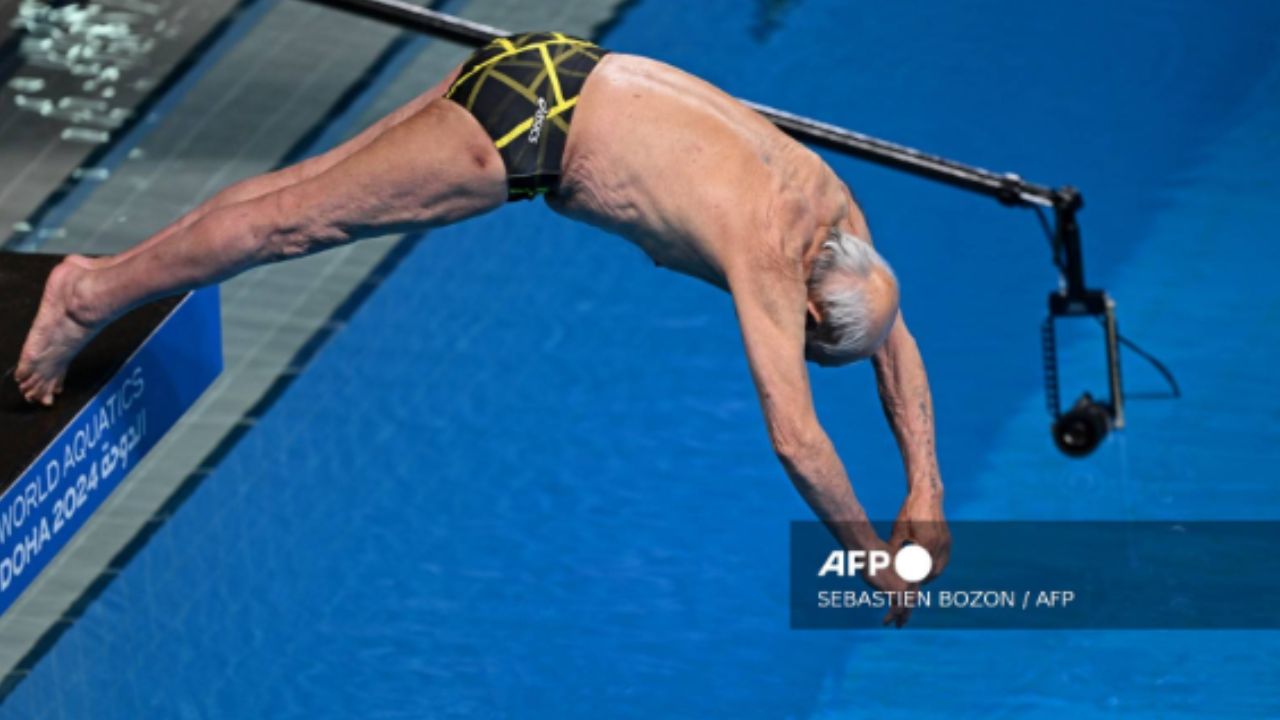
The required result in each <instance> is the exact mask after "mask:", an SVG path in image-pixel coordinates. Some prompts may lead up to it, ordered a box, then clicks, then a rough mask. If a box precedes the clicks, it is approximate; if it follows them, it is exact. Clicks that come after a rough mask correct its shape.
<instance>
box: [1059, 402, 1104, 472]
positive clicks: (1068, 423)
mask: <svg viewBox="0 0 1280 720" xmlns="http://www.w3.org/2000/svg"><path fill="white" fill-rule="evenodd" d="M1110 430H1111V413H1109V412H1107V408H1106V407H1105V406H1103V405H1102V404H1100V403H1098V402H1096V401H1095V400H1094V399H1093V397H1092V396H1090V395H1089V393H1085V394H1084V395H1082V396H1080V399H1079V400H1077V401H1076V404H1075V405H1074V406H1072V408H1071V409H1070V410H1068V411H1067V412H1065V413H1063V414H1062V415H1061V416H1059V417H1058V419H1057V420H1055V421H1054V423H1053V441H1054V442H1055V443H1056V444H1057V445H1058V449H1059V450H1061V451H1062V452H1063V453H1066V454H1067V455H1070V456H1071V457H1084V456H1086V455H1088V454H1089V453H1091V452H1093V451H1094V450H1096V449H1098V445H1100V444H1101V443H1102V440H1103V439H1104V438H1106V437H1107V433H1108V432H1109V431H1110Z"/></svg>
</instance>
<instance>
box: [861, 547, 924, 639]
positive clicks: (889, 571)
mask: <svg viewBox="0 0 1280 720" xmlns="http://www.w3.org/2000/svg"><path fill="white" fill-rule="evenodd" d="M867 550H870V551H882V552H887V553H889V555H890V556H892V555H893V550H892V548H891V543H885V542H883V541H881V540H876V541H875V543H873V544H871V545H870V546H869V547H868V548H867ZM862 577H863V579H864V580H866V581H867V584H868V585H870V586H871V587H872V589H874V590H877V591H879V592H886V593H891V595H890V603H891V605H890V608H889V612H887V613H885V615H884V620H883V621H881V623H880V624H881V625H889V624H892V625H893V626H894V627H902V626H903V625H905V624H906V623H907V618H909V617H910V616H911V606H910V604H908V603H906V602H904V600H905V594H906V593H914V592H915V591H916V590H919V589H920V584H919V583H909V582H907V581H906V580H903V579H902V578H901V577H899V576H898V573H897V572H895V571H894V569H893V566H892V565H891V566H889V567H887V568H885V569H884V570H881V571H880V572H878V573H876V574H875V575H871V574H869V573H868V574H866V575H863V576H862Z"/></svg>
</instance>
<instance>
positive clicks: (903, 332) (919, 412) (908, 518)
mask: <svg viewBox="0 0 1280 720" xmlns="http://www.w3.org/2000/svg"><path fill="white" fill-rule="evenodd" d="M872 364H873V365H874V367H875V371H876V386H877V388H878V389H879V391H880V402H881V404H882V406H883V407H884V415H885V418H886V419H887V420H888V421H889V426H890V427H891V428H892V429H893V435H894V437H895V438H896V439H897V441H898V449H899V451H900V452H901V453H902V464H903V468H904V469H905V471H906V475H907V499H906V501H905V502H903V504H902V510H901V512H900V513H899V515H898V522H897V524H896V526H895V528H894V536H893V538H892V539H891V541H890V544H891V545H894V546H895V547H896V545H897V544H900V543H901V542H903V541H905V540H911V541H913V542H916V543H918V544H920V545H923V546H924V547H925V548H926V549H927V550H928V551H929V554H930V555H931V556H932V557H933V570H932V572H931V573H930V578H929V579H932V578H933V577H936V576H937V575H938V574H939V573H941V572H942V569H943V568H944V567H945V566H946V564H947V561H948V560H949V559H950V555H951V535H950V533H949V532H948V531H947V525H946V520H945V518H944V516H943V512H942V497H943V492H942V476H941V474H940V473H939V472H938V457H937V451H936V448H935V445H934V424H933V399H932V397H931V396H930V393H929V379H928V377H927V376H926V375H925V369H924V360H923V359H922V358H921V357H920V349H919V347H917V345H916V341H915V338H913V337H912V336H911V332H910V331H909V330H908V329H907V324H906V322H905V321H904V320H903V318H902V315H901V314H899V315H898V319H897V321H896V322H895V323H894V325H893V329H892V330H890V331H889V337H888V338H887V339H886V340H885V342H884V344H883V345H882V346H881V347H880V349H879V350H877V351H876V354H875V355H874V356H873V357H872Z"/></svg>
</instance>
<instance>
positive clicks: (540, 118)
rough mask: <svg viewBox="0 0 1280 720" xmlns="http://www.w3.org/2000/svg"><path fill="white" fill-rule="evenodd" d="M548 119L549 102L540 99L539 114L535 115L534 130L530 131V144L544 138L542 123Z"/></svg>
mask: <svg viewBox="0 0 1280 720" xmlns="http://www.w3.org/2000/svg"><path fill="white" fill-rule="evenodd" d="M546 119H547V100H546V98H538V112H536V113H534V114H533V129H532V130H530V131H529V142H531V143H536V142H538V138H540V137H542V123H543V122H545V121H546Z"/></svg>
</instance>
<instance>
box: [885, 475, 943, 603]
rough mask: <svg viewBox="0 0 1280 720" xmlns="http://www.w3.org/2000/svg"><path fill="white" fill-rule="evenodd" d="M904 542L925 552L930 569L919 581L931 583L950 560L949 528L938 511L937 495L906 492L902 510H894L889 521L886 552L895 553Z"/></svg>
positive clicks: (940, 509) (939, 496)
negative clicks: (894, 515)
mask: <svg viewBox="0 0 1280 720" xmlns="http://www.w3.org/2000/svg"><path fill="white" fill-rule="evenodd" d="M908 541H910V542H912V543H915V544H916V545H919V546H921V547H923V548H924V549H925V550H927V551H929V557H931V558H932V559H933V569H932V570H930V571H929V576H928V577H926V578H925V579H924V580H923V582H925V583H928V582H932V581H933V580H934V578H936V577H938V576H939V575H941V574H942V571H943V569H944V568H946V566H947V562H948V561H950V560H951V531H950V530H949V529H947V519H946V518H945V517H944V516H943V514H942V496H941V495H940V494H936V493H931V492H927V491H923V490H921V491H914V492H911V493H908V494H907V499H906V500H905V501H904V502H903V503H902V509H901V510H899V511H898V519H897V520H895V521H894V523H893V534H892V535H891V536H890V537H889V552H890V553H896V552H897V551H898V549H899V548H901V547H902V546H903V545H905V544H906V543H907V542H908Z"/></svg>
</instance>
